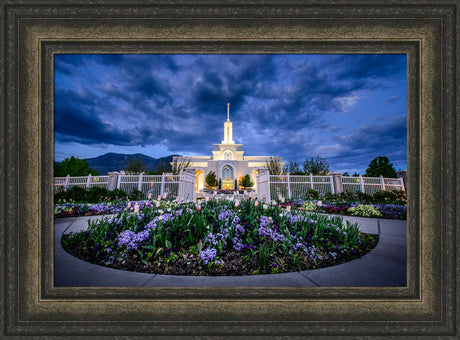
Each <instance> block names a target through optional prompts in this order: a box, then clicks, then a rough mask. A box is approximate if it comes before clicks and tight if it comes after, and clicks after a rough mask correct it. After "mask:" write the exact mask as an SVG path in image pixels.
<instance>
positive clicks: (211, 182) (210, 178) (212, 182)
mask: <svg viewBox="0 0 460 340" xmlns="http://www.w3.org/2000/svg"><path fill="white" fill-rule="evenodd" d="M217 184H218V183H217V176H216V173H215V172H214V171H211V172H210V173H208V174H207V175H206V185H207V186H208V188H215V187H216V186H217Z"/></svg>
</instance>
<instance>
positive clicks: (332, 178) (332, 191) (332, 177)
mask: <svg viewBox="0 0 460 340" xmlns="http://www.w3.org/2000/svg"><path fill="white" fill-rule="evenodd" d="M329 177H330V179H331V194H335V189H334V176H332V175H329Z"/></svg>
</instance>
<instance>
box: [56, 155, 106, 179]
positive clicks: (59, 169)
mask: <svg viewBox="0 0 460 340" xmlns="http://www.w3.org/2000/svg"><path fill="white" fill-rule="evenodd" d="M89 174H91V175H93V176H97V175H98V174H99V173H98V171H97V170H94V169H92V168H90V166H89V163H88V161H87V160H86V159H79V158H78V157H74V156H72V157H70V158H66V159H64V160H63V161H62V162H60V163H57V164H55V165H54V176H55V177H65V176H67V175H70V176H88V175H89Z"/></svg>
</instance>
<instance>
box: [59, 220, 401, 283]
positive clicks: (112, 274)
mask: <svg viewBox="0 0 460 340" xmlns="http://www.w3.org/2000/svg"><path fill="white" fill-rule="evenodd" d="M102 217H103V216H93V217H73V218H61V219H55V220H54V236H55V237H54V285H55V287H405V286H406V282H407V233H406V221H400V220H386V219H371V218H361V217H349V216H346V217H344V220H349V221H351V222H357V223H358V225H359V227H360V229H361V230H362V231H363V232H367V233H372V234H379V235H380V237H379V243H378V245H377V247H376V248H375V249H374V250H372V251H371V252H370V253H368V254H366V255H365V256H363V257H361V258H359V259H356V260H354V261H350V262H347V263H344V264H341V265H337V266H333V267H327V268H321V269H314V270H307V271H302V272H293V273H284V274H271V275H255V276H176V275H158V274H147V273H137V272H128V271H123V270H117V269H111V268H107V267H103V266H98V265H95V264H92V263H88V262H85V261H82V260H80V259H77V258H76V257H73V256H72V255H70V254H68V253H67V252H66V251H64V249H63V248H62V246H61V237H62V235H63V234H68V233H70V232H75V231H78V230H81V229H85V228H86V226H87V220H88V219H90V218H91V219H99V218H102Z"/></svg>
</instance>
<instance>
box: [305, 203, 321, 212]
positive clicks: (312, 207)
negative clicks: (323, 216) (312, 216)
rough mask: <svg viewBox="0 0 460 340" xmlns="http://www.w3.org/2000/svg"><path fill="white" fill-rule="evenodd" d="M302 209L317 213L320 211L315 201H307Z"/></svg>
mask: <svg viewBox="0 0 460 340" xmlns="http://www.w3.org/2000/svg"><path fill="white" fill-rule="evenodd" d="M302 207H303V209H304V210H305V211H316V210H317V209H318V208H317V207H316V203H315V202H313V201H305V202H304V203H303V205H302Z"/></svg>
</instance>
